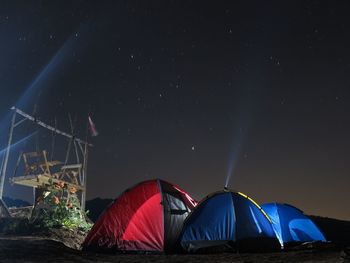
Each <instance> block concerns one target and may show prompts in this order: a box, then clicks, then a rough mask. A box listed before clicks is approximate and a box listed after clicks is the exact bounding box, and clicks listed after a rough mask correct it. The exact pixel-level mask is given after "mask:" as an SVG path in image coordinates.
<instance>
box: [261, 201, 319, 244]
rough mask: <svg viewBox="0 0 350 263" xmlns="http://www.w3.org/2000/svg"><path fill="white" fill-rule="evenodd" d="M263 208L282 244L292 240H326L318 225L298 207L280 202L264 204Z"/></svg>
mask: <svg viewBox="0 0 350 263" xmlns="http://www.w3.org/2000/svg"><path fill="white" fill-rule="evenodd" d="M262 208H263V209H264V211H265V212H266V213H267V214H268V216H269V217H270V219H271V221H272V226H273V229H274V231H275V232H276V236H277V238H278V239H279V241H280V243H281V244H282V245H285V244H286V243H291V242H307V241H326V239H325V237H324V236H323V234H322V233H321V231H320V230H319V229H318V227H317V226H316V225H315V224H314V223H313V222H312V220H311V219H310V218H309V217H307V216H306V215H304V213H303V212H302V211H301V210H299V209H298V208H296V207H294V206H291V205H288V204H278V203H269V204H264V205H262Z"/></svg>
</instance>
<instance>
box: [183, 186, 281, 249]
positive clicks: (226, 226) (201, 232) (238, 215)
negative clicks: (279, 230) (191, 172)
mask: <svg viewBox="0 0 350 263" xmlns="http://www.w3.org/2000/svg"><path fill="white" fill-rule="evenodd" d="M267 241H270V242H267ZM180 244H181V246H182V247H183V248H184V249H185V250H187V251H191V252H196V251H206V250H211V249H214V248H216V249H219V248H220V250H223V249H224V250H236V249H239V250H244V247H245V248H247V247H249V249H250V248H258V250H264V247H265V249H266V248H267V245H269V247H270V248H272V247H273V248H276V247H278V248H280V244H279V243H278V240H277V238H276V235H275V233H274V231H273V229H272V224H271V222H270V219H269V218H268V216H267V215H266V214H265V212H264V211H263V210H262V209H261V207H260V206H259V205H257V203H256V202H254V201H253V200H252V199H251V198H250V197H248V196H246V195H244V194H242V193H239V192H238V193H236V192H232V191H221V192H216V193H214V194H212V195H209V196H207V197H206V198H205V199H204V200H203V201H201V202H200V203H199V204H198V205H197V207H196V208H195V209H194V210H193V211H192V213H191V214H190V215H189V216H188V218H187V219H186V221H185V223H184V228H183V231H182V234H181V236H180ZM245 245H247V246H245Z"/></svg>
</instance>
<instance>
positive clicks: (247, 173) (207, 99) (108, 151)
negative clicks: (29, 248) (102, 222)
mask: <svg viewBox="0 0 350 263" xmlns="http://www.w3.org/2000/svg"><path fill="white" fill-rule="evenodd" d="M349 12H350V4H349V3H348V2H347V1H336V2H335V1H310V0H307V1H283V3H282V1H258V0H256V1H190V0H187V1H175V0H173V1H160V0H158V1H135V0H128V1H78V0H77V1H5V2H3V3H2V4H1V9H0V35H1V41H0V91H1V95H0V145H1V146H2V147H1V148H3V147H4V146H5V141H6V138H7V131H8V126H9V118H10V111H9V108H10V107H11V106H12V105H16V106H18V107H19V108H21V109H23V110H25V111H27V112H29V113H33V112H35V114H37V116H40V118H41V119H42V120H43V121H46V122H48V123H52V120H53V118H55V119H56V120H57V124H58V128H61V129H63V130H68V131H69V122H68V117H67V116H68V114H71V116H74V119H75V120H76V121H75V127H76V131H77V134H79V135H80V137H83V138H84V137H85V129H86V120H87V115H88V114H90V115H91V117H92V119H93V120H94V122H95V124H96V127H97V129H98V131H99V136H97V137H94V138H91V137H90V138H89V140H90V141H91V142H92V143H93V144H94V147H93V148H92V149H90V154H89V167H88V192H87V197H88V199H92V198H95V197H102V198H115V197H117V196H118V195H119V194H120V193H121V191H123V190H124V189H126V188H128V187H130V186H132V185H134V184H135V183H137V182H139V181H142V180H146V179H151V178H162V179H164V180H168V181H170V182H173V183H176V184H178V185H179V186H181V187H182V188H184V189H185V190H187V191H188V192H189V193H190V194H192V195H193V196H194V197H195V198H197V199H201V198H202V197H204V196H205V195H207V194H209V193H211V192H213V191H216V190H220V189H222V188H223V186H224V185H225V182H226V181H229V187H231V188H233V189H235V190H237V191H241V192H244V193H246V194H248V195H250V196H251V197H252V198H253V199H255V200H256V201H257V202H258V203H264V202H271V201H278V202H285V203H290V204H293V205H295V206H297V207H299V208H300V209H302V210H304V211H305V212H306V213H308V214H315V215H322V216H328V217H335V218H339V219H347V220H350V209H348V207H349V205H348V201H349V200H350V191H349V189H350V188H349V187H350V175H349V174H350V150H349V149H350V138H349V134H350V117H349V116H350V103H349V102H350V79H349V75H350V49H349V46H350V19H349V16H348V14H349ZM32 132H33V130H32V128H28V127H26V126H25V125H24V126H23V128H22V129H21V130H20V131H19V132H18V133H17V134H16V136H15V138H14V141H15V142H16V141H18V140H20V139H21V138H23V137H24V136H26V135H28V134H31V133H32ZM38 133H39V134H40V135H33V136H32V137H30V138H29V141H35V137H36V138H40V148H45V147H46V148H49V145H50V136H49V135H47V134H46V135H45V133H44V132H42V131H39V132H38ZM36 141H37V143H36V147H38V141H39V139H36ZM66 144H67V140H63V141H62V142H61V143H60V145H61V146H63V145H66ZM31 147H32V148H33V142H28V143H26V144H24V145H23V144H22V145H21V144H20V145H19V146H18V147H16V149H14V150H13V155H11V161H10V167H9V172H8V176H10V174H12V173H13V169H14V160H15V159H17V153H16V151H19V150H21V149H25V150H27V151H30V150H33V149H29V148H31ZM48 150H50V148H49V149H48ZM55 157H56V158H58V159H63V158H64V155H62V152H60V151H59V150H58V152H57V153H56V155H55ZM227 178H229V180H228V179H227ZM29 193H30V191H29V192H28V189H25V188H23V187H22V188H21V187H18V186H10V185H9V184H6V188H5V195H9V196H13V197H16V198H29V196H30V195H29Z"/></svg>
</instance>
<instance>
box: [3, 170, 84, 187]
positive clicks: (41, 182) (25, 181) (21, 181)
mask: <svg viewBox="0 0 350 263" xmlns="http://www.w3.org/2000/svg"><path fill="white" fill-rule="evenodd" d="M10 182H11V183H12V184H18V185H23V186H29V187H35V188H37V187H41V186H48V185H51V184H52V183H64V184H66V185H68V187H75V188H76V189H77V190H80V191H82V190H83V187H82V186H80V185H77V184H73V183H70V182H67V181H63V180H60V179H56V178H53V177H51V176H46V175H43V174H39V175H25V176H16V177H12V178H11V179H10Z"/></svg>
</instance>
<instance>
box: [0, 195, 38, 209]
mask: <svg viewBox="0 0 350 263" xmlns="http://www.w3.org/2000/svg"><path fill="white" fill-rule="evenodd" d="M3 200H4V201H5V204H6V205H7V207H23V206H30V205H31V204H30V203H28V202H27V201H23V200H21V199H13V198H10V197H7V196H4V197H3Z"/></svg>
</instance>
